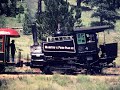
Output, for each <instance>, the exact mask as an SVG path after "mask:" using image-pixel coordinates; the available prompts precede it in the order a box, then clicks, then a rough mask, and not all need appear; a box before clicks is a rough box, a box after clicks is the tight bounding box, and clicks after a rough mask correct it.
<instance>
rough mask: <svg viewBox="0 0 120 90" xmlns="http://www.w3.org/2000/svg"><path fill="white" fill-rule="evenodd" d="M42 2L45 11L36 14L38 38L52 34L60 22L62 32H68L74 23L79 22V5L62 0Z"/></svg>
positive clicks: (45, 0)
mask: <svg viewBox="0 0 120 90" xmlns="http://www.w3.org/2000/svg"><path fill="white" fill-rule="evenodd" d="M44 3H45V11H43V12H42V13H41V14H38V15H37V25H38V34H39V38H42V37H44V35H53V33H55V32H56V30H57V28H58V24H60V26H61V31H62V32H63V33H64V34H70V32H71V31H72V30H73V27H74V25H75V23H76V22H79V24H80V23H81V20H80V17H81V9H80V8H79V7H76V6H70V4H69V3H68V2H66V1H64V0H44ZM75 12H76V15H75V14H74V13H75ZM79 26H80V25H79Z"/></svg>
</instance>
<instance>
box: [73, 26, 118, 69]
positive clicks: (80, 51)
mask: <svg viewBox="0 0 120 90" xmlns="http://www.w3.org/2000/svg"><path fill="white" fill-rule="evenodd" d="M107 29H111V27H109V26H97V27H90V28H76V29H75V30H74V37H75V42H76V51H77V55H78V57H79V59H80V62H81V63H83V64H88V65H94V66H95V65H96V66H100V64H101V65H102V66H103V65H105V66H106V67H107V66H109V64H110V63H113V60H115V58H116V57H117V43H103V45H99V43H98V37H97V33H99V32H104V31H105V30H107ZM104 38H105V37H104ZM105 66H103V67H105Z"/></svg>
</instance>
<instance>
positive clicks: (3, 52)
mask: <svg viewBox="0 0 120 90" xmlns="http://www.w3.org/2000/svg"><path fill="white" fill-rule="evenodd" d="M11 37H20V35H19V33H18V32H17V31H16V30H14V29H11V28H0V72H1V71H2V70H3V69H4V67H5V65H7V64H8V63H9V62H10V57H9V51H10V49H9V44H10V38H11Z"/></svg>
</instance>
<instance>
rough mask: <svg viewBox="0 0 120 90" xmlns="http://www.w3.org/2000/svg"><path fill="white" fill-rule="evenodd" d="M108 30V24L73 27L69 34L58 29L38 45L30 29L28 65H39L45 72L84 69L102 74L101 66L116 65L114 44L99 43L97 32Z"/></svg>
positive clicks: (115, 46) (115, 44)
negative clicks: (32, 43) (31, 38)
mask: <svg viewBox="0 0 120 90" xmlns="http://www.w3.org/2000/svg"><path fill="white" fill-rule="evenodd" d="M108 29H111V27H109V26H96V27H89V28H75V29H74V30H73V32H72V33H71V35H63V34H62V33H61V32H60V31H58V32H57V34H55V35H54V36H50V37H47V38H46V41H43V42H42V43H41V44H40V45H39V44H38V42H37V37H36V30H35V28H33V40H34V45H33V46H31V63H30V66H31V68H36V67H37V68H40V70H41V71H42V72H43V73H45V74H52V73H53V72H56V71H58V72H60V73H66V74H73V73H75V72H82V71H85V72H86V73H89V74H99V73H102V69H103V68H106V67H107V68H109V67H113V66H115V63H114V60H115V58H116V57H117V47H118V45H117V43H105V42H104V43H103V44H102V45H99V43H98V36H97V33H99V32H104V31H105V30H108Z"/></svg>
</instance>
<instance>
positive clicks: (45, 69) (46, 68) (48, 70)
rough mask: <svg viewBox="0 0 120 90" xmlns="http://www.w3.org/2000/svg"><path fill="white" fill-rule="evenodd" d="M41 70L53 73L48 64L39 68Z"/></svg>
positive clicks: (45, 72) (44, 72)
mask: <svg viewBox="0 0 120 90" xmlns="http://www.w3.org/2000/svg"><path fill="white" fill-rule="evenodd" d="M41 71H42V72H43V74H53V73H52V70H51V67H50V66H44V67H43V68H41Z"/></svg>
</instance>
